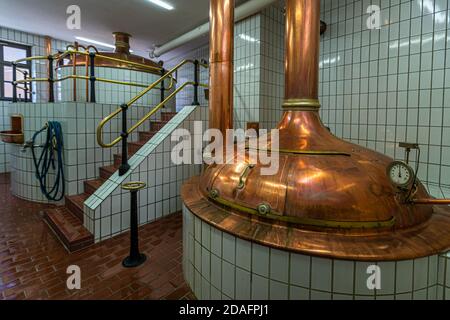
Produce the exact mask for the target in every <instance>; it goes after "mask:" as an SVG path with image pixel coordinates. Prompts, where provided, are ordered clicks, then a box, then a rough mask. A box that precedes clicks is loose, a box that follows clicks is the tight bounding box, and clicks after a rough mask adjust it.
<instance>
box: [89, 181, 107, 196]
mask: <svg viewBox="0 0 450 320" xmlns="http://www.w3.org/2000/svg"><path fill="white" fill-rule="evenodd" d="M104 183H105V179H101V178H100V179H95V180H89V181H85V182H84V192H85V193H86V194H88V195H92V194H94V193H95V192H96V191H97V190H98V188H100V187H101V186H102V185H103V184H104Z"/></svg>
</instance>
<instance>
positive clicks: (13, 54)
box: [3, 46, 27, 62]
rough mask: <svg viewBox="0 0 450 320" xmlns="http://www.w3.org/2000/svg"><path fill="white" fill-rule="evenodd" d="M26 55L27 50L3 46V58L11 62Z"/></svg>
mask: <svg viewBox="0 0 450 320" xmlns="http://www.w3.org/2000/svg"><path fill="white" fill-rule="evenodd" d="M26 57H27V51H26V50H25V49H19V48H13V47H7V46H4V47H3V59H4V60H5V61H9V62H13V61H16V60H19V59H23V58H26Z"/></svg>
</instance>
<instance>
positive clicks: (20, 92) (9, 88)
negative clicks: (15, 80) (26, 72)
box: [4, 82, 25, 99]
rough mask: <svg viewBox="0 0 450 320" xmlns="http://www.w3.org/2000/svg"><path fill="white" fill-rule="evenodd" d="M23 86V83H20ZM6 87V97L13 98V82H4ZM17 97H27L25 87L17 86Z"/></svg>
mask: <svg viewBox="0 0 450 320" xmlns="http://www.w3.org/2000/svg"><path fill="white" fill-rule="evenodd" d="M20 87H23V85H20ZM4 88H5V98H12V96H13V87H12V84H11V83H6V82H5V83H4ZM17 99H25V91H24V90H23V89H20V88H17Z"/></svg>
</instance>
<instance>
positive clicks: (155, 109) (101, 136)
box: [97, 59, 208, 148]
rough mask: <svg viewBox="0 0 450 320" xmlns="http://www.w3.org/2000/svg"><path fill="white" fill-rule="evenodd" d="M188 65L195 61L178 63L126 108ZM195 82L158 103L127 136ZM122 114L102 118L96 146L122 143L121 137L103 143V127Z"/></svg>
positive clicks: (106, 146) (203, 85)
mask: <svg viewBox="0 0 450 320" xmlns="http://www.w3.org/2000/svg"><path fill="white" fill-rule="evenodd" d="M188 63H192V64H195V61H193V60H189V59H187V60H183V61H182V62H180V63H179V64H177V65H176V66H175V67H173V68H172V69H171V70H170V71H168V72H167V73H165V74H164V75H163V76H162V77H161V78H159V79H158V80H156V81H155V82H153V83H152V84H151V85H150V86H148V87H147V88H146V89H145V90H143V91H142V92H140V93H139V94H138V95H137V96H136V97H134V98H133V99H131V100H130V101H129V102H128V103H126V106H127V107H131V106H132V105H133V104H134V103H136V101H138V100H139V99H141V98H142V97H143V96H144V95H146V94H147V93H148V92H149V91H151V90H153V89H154V88H155V87H156V86H157V85H158V84H160V83H161V82H163V81H164V80H165V79H166V78H168V77H172V74H173V73H175V72H176V71H177V70H178V69H180V68H181V67H182V66H184V65H185V64H188ZM199 65H201V66H202V67H204V68H207V67H208V66H207V65H206V64H204V63H201V64H199ZM195 84H196V83H195V82H186V83H184V84H183V85H182V86H181V87H179V88H177V89H176V90H175V91H174V92H172V93H171V94H170V95H169V96H168V97H167V98H166V99H165V100H164V101H162V102H161V103H159V104H158V105H157V106H156V107H155V108H154V109H153V110H152V111H151V112H150V113H148V114H147V115H146V116H145V117H144V118H143V119H141V120H140V121H139V122H138V123H137V124H135V125H134V126H133V127H132V128H131V129H130V130H128V132H127V134H128V135H129V134H130V133H132V132H133V131H134V130H136V129H137V128H138V127H139V126H141V125H142V123H144V121H146V120H147V119H148V118H150V117H151V116H152V115H153V114H155V113H156V112H157V111H158V110H159V109H161V108H162V107H163V106H164V105H165V104H166V103H167V102H168V101H170V100H171V99H172V98H173V97H174V96H175V95H176V94H177V93H178V92H180V91H181V90H183V89H184V88H185V87H186V86H187V85H195ZM198 85H199V86H202V87H205V86H206V87H207V85H205V84H198ZM121 112H122V108H118V109H117V110H116V111H114V112H113V113H111V114H110V115H109V116H107V117H106V118H104V119H103V120H102V121H101V122H100V125H99V126H98V127H97V142H98V144H99V145H100V146H101V147H102V148H112V147H114V146H115V145H116V144H118V143H119V142H120V141H122V139H123V138H122V137H121V136H119V137H117V138H116V139H115V140H113V141H112V142H111V143H105V142H104V141H103V128H104V127H105V125H106V124H107V123H108V122H110V121H111V120H112V119H114V118H115V117H116V116H117V115H119V114H120V113H121Z"/></svg>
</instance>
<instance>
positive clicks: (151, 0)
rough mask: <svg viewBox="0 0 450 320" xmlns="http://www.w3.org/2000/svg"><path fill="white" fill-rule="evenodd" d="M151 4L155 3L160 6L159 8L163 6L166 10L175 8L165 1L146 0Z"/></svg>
mask: <svg viewBox="0 0 450 320" xmlns="http://www.w3.org/2000/svg"><path fill="white" fill-rule="evenodd" d="M148 1H150V2H151V3H153V4H156V5H157V6H160V7H161V8H164V9H166V10H173V9H175V8H174V7H173V6H172V5H171V4H169V3H167V2H165V1H161V0H148Z"/></svg>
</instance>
